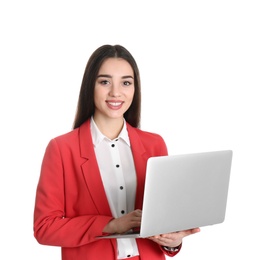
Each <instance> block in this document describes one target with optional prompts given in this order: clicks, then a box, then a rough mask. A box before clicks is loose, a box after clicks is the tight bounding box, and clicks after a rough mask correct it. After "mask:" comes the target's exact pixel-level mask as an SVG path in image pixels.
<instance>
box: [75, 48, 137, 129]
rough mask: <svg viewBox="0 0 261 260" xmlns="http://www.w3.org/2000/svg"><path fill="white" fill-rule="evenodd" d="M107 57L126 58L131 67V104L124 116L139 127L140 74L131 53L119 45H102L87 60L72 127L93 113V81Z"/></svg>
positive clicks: (77, 125)
mask: <svg viewBox="0 0 261 260" xmlns="http://www.w3.org/2000/svg"><path fill="white" fill-rule="evenodd" d="M108 58H122V59H124V60H126V61H127V62H128V63H129V64H130V65H131V67H132V69H133V72H134V86H135V91H134V97H133V101H132V104H131V106H130V107H129V109H128V110H127V111H126V112H125V113H124V118H125V120H126V121H127V122H128V123H129V124H130V125H132V126H133V127H137V128H138V127H140V113H141V89H140V74H139V69H138V66H137V64H136V61H135V59H134V58H133V56H132V55H131V53H130V52H129V51H128V50H127V49H126V48H124V47H123V46H121V45H103V46H101V47H99V48H98V49H96V50H95V51H94V52H93V54H92V55H91V56H90V58H89V60H88V62H87V65H86V68H85V72H84V75H83V79H82V84H81V89H80V94H79V99H78V104H77V111H76V114H75V118H74V123H73V129H75V128H77V127H79V126H80V125H81V124H82V123H84V122H85V121H86V120H87V119H89V118H90V117H91V116H92V115H93V114H94V110H95V105H94V87H95V82H96V78H97V75H98V72H99V69H100V67H101V65H102V63H103V62H104V61H105V60H106V59H108Z"/></svg>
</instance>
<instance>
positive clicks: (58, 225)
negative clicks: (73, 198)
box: [34, 139, 112, 247]
mask: <svg viewBox="0 0 261 260" xmlns="http://www.w3.org/2000/svg"><path fill="white" fill-rule="evenodd" d="M63 160H64V158H63V157H62V155H61V152H60V149H59V146H58V145H57V142H56V140H55V139H53V140H51V141H50V143H49V144H48V146H47V148H46V151H45V154H44V158H43V161H42V166H41V173H40V178H39V182H38V186H37V190H36V199H35V208H34V236H35V238H36V240H37V241H38V242H39V243H40V244H45V245H53V246H61V247H77V246H81V245H84V244H88V243H91V242H93V241H94V239H95V237H96V236H98V235H101V234H102V230H103V228H104V226H105V225H106V224H107V223H108V222H109V221H110V220H111V219H112V217H111V216H103V215H98V214H90V215H88V214H86V215H84V214H83V215H79V216H75V217H67V216H66V215H65V205H66V204H65V200H66V197H65V184H64V169H63Z"/></svg>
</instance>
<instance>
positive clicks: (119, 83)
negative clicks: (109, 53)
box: [94, 58, 135, 120]
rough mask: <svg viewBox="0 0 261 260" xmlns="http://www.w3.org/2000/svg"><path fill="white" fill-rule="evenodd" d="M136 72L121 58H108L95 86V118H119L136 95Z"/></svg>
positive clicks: (101, 68)
mask: <svg viewBox="0 0 261 260" xmlns="http://www.w3.org/2000/svg"><path fill="white" fill-rule="evenodd" d="M134 90H135V88H134V72H133V69H132V67H131V65H130V64H129V63H128V62H127V61H126V60H124V59H121V58H108V59H107V60H105V61H104V62H103V64H102V66H101V67H100V70H99V72H98V75H97V79H96V82H95V87H94V104H95V113H94V116H95V118H97V119H98V117H99V119H106V120H108V119H118V118H121V119H122V118H123V114H124V113H125V112H126V111H127V110H128V108H129V107H130V105H131V103H132V100H133V96H134Z"/></svg>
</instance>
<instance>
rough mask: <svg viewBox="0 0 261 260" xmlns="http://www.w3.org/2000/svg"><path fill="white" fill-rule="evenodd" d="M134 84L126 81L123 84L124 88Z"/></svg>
mask: <svg viewBox="0 0 261 260" xmlns="http://www.w3.org/2000/svg"><path fill="white" fill-rule="evenodd" d="M131 84H132V82H130V81H124V82H123V85H124V86H130V85H131Z"/></svg>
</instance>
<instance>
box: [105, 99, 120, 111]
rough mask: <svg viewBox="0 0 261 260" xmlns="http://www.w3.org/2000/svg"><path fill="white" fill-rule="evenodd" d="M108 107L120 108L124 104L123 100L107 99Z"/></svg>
mask: <svg viewBox="0 0 261 260" xmlns="http://www.w3.org/2000/svg"><path fill="white" fill-rule="evenodd" d="M106 103H107V105H108V107H110V108H112V109H118V108H121V107H122V105H123V103H124V102H123V101H106Z"/></svg>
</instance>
